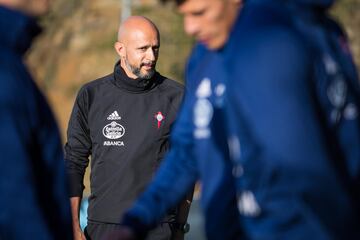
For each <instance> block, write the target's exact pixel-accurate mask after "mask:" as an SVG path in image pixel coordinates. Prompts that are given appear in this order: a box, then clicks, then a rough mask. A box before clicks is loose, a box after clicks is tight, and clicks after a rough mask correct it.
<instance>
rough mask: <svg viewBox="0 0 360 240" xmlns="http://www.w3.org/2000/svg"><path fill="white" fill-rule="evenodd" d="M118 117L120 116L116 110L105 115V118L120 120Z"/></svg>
mask: <svg viewBox="0 0 360 240" xmlns="http://www.w3.org/2000/svg"><path fill="white" fill-rule="evenodd" d="M120 119H121V117H120V116H119V114H118V112H117V111H114V112H113V113H112V114H110V115H109V116H108V117H107V120H120Z"/></svg>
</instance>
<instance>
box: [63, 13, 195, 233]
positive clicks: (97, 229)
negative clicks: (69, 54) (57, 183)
mask: <svg viewBox="0 0 360 240" xmlns="http://www.w3.org/2000/svg"><path fill="white" fill-rule="evenodd" d="M159 49H160V36H159V31H158V29H157V27H156V26H155V25H154V23H153V22H151V21H150V20H149V19H147V18H145V17H141V16H132V17H129V18H128V19H127V20H126V21H124V22H123V23H122V24H121V26H120V28H119V32H118V41H117V42H116V43H115V50H116V52H117V53H118V55H119V57H120V61H119V62H117V63H116V64H115V67H114V72H113V73H110V74H109V75H107V76H105V77H102V78H100V79H98V80H95V81H92V82H90V83H87V84H85V85H84V86H83V87H82V88H81V90H80V91H79V93H78V96H77V99H76V102H75V104H74V109H73V112H72V115H71V118H70V121H69V127H68V141H67V144H66V146H65V151H66V157H65V158H66V162H67V170H68V174H69V178H70V186H71V193H70V196H71V203H72V214H73V219H74V222H73V227H74V237H75V239H84V238H85V236H86V238H87V239H92V240H97V239H99V240H100V239H101V238H102V236H103V235H106V234H107V233H108V232H111V231H112V230H113V229H116V228H117V227H118V225H119V221H120V218H121V216H122V214H123V212H124V211H125V210H126V209H127V208H129V207H130V206H131V205H132V204H133V201H134V200H135V199H136V198H137V197H138V196H139V194H140V193H142V192H143V190H144V189H145V188H146V186H147V185H148V184H149V182H150V180H151V179H152V178H153V175H154V172H155V171H156V170H157V168H158V166H159V165H160V163H161V160H162V158H163V156H164V154H165V153H166V152H167V151H168V149H169V134H170V128H171V126H172V124H173V122H174V120H175V117H176V115H177V110H178V108H179V105H180V102H181V99H182V95H183V86H182V85H180V84H179V83H177V82H175V81H173V80H171V79H168V78H166V77H164V76H162V75H160V74H159V73H158V72H157V71H156V68H155V67H156V63H157V60H158V54H159ZM89 156H91V178H90V186H91V195H90V197H89V207H88V224H87V227H86V229H85V232H84V233H83V232H82V231H81V229H80V225H79V219H78V218H79V206H80V202H81V197H82V193H83V189H84V185H83V179H84V173H85V169H86V167H87V166H88V164H89ZM154 207H155V208H156V207H157V206H154ZM188 209H189V206H185V208H180V209H178V212H175V211H170V212H168V214H167V216H166V217H165V219H162V222H161V224H160V225H158V227H157V228H156V229H155V230H154V231H152V232H151V233H150V234H149V236H148V239H154V240H161V239H170V238H171V235H172V234H173V237H174V235H175V234H176V235H178V236H179V237H180V238H174V239H182V238H183V234H182V233H181V232H180V234H178V233H177V232H178V225H179V224H180V223H178V222H177V221H178V218H177V214H182V213H181V212H182V211H185V212H186V214H185V215H186V217H187V212H188ZM179 212H180V213H179ZM164 215H165V213H164ZM185 215H183V216H185ZM186 217H185V218H184V219H183V220H184V221H185V222H186ZM181 224H184V223H181ZM84 235H85V236H84Z"/></svg>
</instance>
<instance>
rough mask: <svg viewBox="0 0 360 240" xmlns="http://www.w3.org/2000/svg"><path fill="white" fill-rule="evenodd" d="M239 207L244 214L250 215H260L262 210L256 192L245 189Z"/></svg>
mask: <svg viewBox="0 0 360 240" xmlns="http://www.w3.org/2000/svg"><path fill="white" fill-rule="evenodd" d="M238 208H239V211H240V213H241V214H242V215H244V216H248V217H256V216H259V214H260V212H261V210H260V207H259V205H258V203H257V202H256V199H255V196H254V194H253V193H252V192H250V191H244V192H242V193H241V195H240V197H239V199H238Z"/></svg>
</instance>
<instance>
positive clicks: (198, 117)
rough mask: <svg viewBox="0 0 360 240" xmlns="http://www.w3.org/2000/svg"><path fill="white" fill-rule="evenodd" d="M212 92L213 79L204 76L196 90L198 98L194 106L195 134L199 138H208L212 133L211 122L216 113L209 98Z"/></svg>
mask: <svg viewBox="0 0 360 240" xmlns="http://www.w3.org/2000/svg"><path fill="white" fill-rule="evenodd" d="M211 94H212V91H211V81H210V79H209V78H204V79H203V80H202V81H201V83H200V85H199V87H198V88H197V90H196V97H197V100H196V102H195V106H194V119H193V121H194V124H195V131H194V136H195V138H197V139H202V138H208V137H210V135H211V131H210V129H209V124H210V122H211V119H212V117H213V114H214V109H213V106H212V104H211V102H210V101H209V99H208V97H210V96H211Z"/></svg>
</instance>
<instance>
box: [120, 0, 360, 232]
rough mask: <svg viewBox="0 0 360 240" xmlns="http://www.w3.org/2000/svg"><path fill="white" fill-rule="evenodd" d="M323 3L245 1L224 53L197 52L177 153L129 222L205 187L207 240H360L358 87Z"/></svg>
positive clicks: (145, 222) (144, 220) (146, 220)
mask: <svg viewBox="0 0 360 240" xmlns="http://www.w3.org/2000/svg"><path fill="white" fill-rule="evenodd" d="M331 4H332V1H330V0H329V1H327V0H312V1H307V0H293V1H280V0H279V1H274V0H273V1H271V0H269V1H267V0H248V1H246V3H245V5H244V7H243V9H242V10H241V13H240V16H239V18H238V20H237V23H236V25H235V27H234V29H233V32H232V34H231V37H230V40H229V42H228V43H227V45H226V46H225V48H224V49H222V50H221V51H219V52H209V51H207V50H206V49H205V48H203V47H202V46H200V45H199V46H197V47H196V48H195V49H194V51H193V54H192V58H191V59H190V62H189V67H188V71H187V73H188V75H187V90H188V91H187V93H186V95H185V100H184V103H183V106H182V110H181V112H180V114H179V117H178V120H177V123H176V125H175V128H174V131H173V133H172V136H173V137H172V140H173V145H172V146H173V148H172V150H171V151H170V153H169V154H168V156H167V158H166V160H165V162H164V165H163V166H162V167H161V169H160V170H159V172H158V174H157V177H156V179H155V181H154V182H153V183H152V184H151V185H150V187H149V188H148V190H147V191H146V192H145V193H144V195H143V196H142V197H141V198H140V199H139V200H138V201H137V203H136V204H135V205H134V207H133V208H132V209H131V210H130V211H129V212H128V214H127V215H126V217H125V219H124V223H125V224H127V225H130V226H132V227H133V228H137V229H144V226H149V225H151V223H152V222H154V221H157V220H158V219H159V218H160V216H161V215H162V214H163V212H164V211H165V209H167V208H168V207H170V206H173V205H174V203H175V202H177V201H178V200H179V199H180V196H182V195H183V194H184V193H185V192H186V189H188V188H189V186H190V185H191V183H192V182H194V181H195V180H196V179H201V182H202V184H203V191H202V199H201V203H202V208H203V210H204V214H205V217H206V233H207V238H208V239H359V238H360V230H359V229H360V228H359V226H360V223H359V217H360V215H359V207H360V205H359V204H360V201H359V189H360V183H359V176H360V171H359V170H360V122H359V116H358V111H359V106H360V102H359V99H360V94H359V93H360V91H359V82H358V77H357V73H356V69H355V66H354V63H353V62H352V58H351V55H350V52H349V49H348V46H347V41H346V36H345V35H344V34H343V32H342V30H341V28H340V27H339V26H338V25H337V24H336V23H335V22H334V21H333V20H332V19H331V18H330V17H328V15H327V14H326V10H327V9H328V7H330V6H331ZM233 177H234V178H233ZM234 179H235V181H234ZM235 189H236V191H235ZM164 192H166V193H167V194H166V195H164V194H163V193H164ZM235 201H236V202H235ZM134 219H135V220H136V221H135V220H134Z"/></svg>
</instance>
